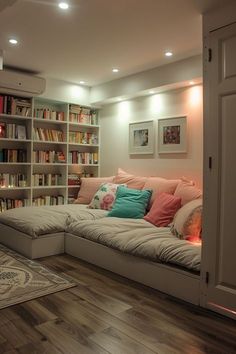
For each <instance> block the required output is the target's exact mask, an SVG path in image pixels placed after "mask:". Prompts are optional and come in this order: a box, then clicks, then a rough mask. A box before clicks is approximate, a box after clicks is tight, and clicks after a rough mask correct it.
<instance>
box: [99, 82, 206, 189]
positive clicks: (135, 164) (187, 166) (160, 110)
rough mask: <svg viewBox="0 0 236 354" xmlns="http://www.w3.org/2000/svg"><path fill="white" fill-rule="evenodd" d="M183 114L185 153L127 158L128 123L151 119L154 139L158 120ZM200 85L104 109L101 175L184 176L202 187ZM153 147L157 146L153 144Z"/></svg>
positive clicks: (102, 118)
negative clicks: (123, 172)
mask: <svg viewBox="0 0 236 354" xmlns="http://www.w3.org/2000/svg"><path fill="white" fill-rule="evenodd" d="M178 115H187V122H188V137H187V138H188V152H187V154H174V155H173V154H171V155H169V154H167V155H165V156H159V155H158V153H157V147H155V154H154V155H153V156H151V157H150V155H148V156H145V155H143V156H142V157H141V158H140V155H139V156H138V157H135V156H133V155H132V156H130V155H129V152H128V143H129V139H128V135H129V122H134V121H144V120H150V119H153V120H154V121H155V123H156V124H155V128H156V129H155V137H156V136H157V120H158V118H164V117H173V116H178ZM202 123H203V113H202V86H201V85H199V86H192V87H188V88H184V89H179V90H176V91H169V92H165V93H161V94H157V95H152V96H148V97H139V98H136V99H133V100H129V101H123V102H119V103H115V104H110V105H107V106H104V107H103V108H102V110H101V111H100V124H101V176H110V175H114V174H115V173H116V172H117V168H118V167H121V168H123V169H124V170H127V171H128V172H130V173H133V174H136V175H143V176H151V175H152V176H163V177H167V178H176V177H181V176H186V177H188V178H189V179H192V180H195V181H196V183H197V185H198V186H200V187H201V186H202V168H203V167H202V164H203V162H202V156H203V130H202V125H203V124H202ZM156 146H157V144H156Z"/></svg>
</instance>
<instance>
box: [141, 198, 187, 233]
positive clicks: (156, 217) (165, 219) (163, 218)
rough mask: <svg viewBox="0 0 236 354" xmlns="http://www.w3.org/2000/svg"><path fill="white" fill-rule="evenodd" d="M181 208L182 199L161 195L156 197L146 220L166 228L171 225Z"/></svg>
mask: <svg viewBox="0 0 236 354" xmlns="http://www.w3.org/2000/svg"><path fill="white" fill-rule="evenodd" d="M180 207H181V198H179V197H175V196H174V195H172V194H168V193H161V194H158V195H157V196H156V198H155V200H154V202H153V205H152V207H151V210H150V211H149V213H148V214H147V215H145V216H144V219H145V220H146V221H148V222H150V223H151V224H153V225H155V226H159V227H165V226H168V225H169V224H170V223H171V221H172V220H173V218H174V216H175V214H176V212H177V211H178V210H179V208H180Z"/></svg>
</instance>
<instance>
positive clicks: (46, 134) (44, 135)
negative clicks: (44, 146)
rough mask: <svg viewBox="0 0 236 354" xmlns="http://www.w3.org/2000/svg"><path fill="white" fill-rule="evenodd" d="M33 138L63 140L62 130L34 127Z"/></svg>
mask: <svg viewBox="0 0 236 354" xmlns="http://www.w3.org/2000/svg"><path fill="white" fill-rule="evenodd" d="M33 138H34V140H40V141H55V142H63V141H64V139H63V132H62V131H61V130H55V129H45V128H34V136H33Z"/></svg>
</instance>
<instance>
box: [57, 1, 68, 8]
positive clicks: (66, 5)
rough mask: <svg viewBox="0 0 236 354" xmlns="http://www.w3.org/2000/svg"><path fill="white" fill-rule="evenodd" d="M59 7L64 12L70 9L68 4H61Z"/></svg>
mask: <svg viewBox="0 0 236 354" xmlns="http://www.w3.org/2000/svg"><path fill="white" fill-rule="evenodd" d="M58 6H59V7H60V9H62V10H67V9H68V8H69V5H68V4H67V2H60V3H59V4H58Z"/></svg>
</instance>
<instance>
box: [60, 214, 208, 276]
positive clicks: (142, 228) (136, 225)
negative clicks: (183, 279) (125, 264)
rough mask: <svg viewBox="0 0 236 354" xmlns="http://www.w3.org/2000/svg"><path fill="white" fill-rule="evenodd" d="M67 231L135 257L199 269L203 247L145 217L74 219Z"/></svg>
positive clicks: (197, 270) (193, 269)
mask: <svg viewBox="0 0 236 354" xmlns="http://www.w3.org/2000/svg"><path fill="white" fill-rule="evenodd" d="M66 232H67V233H70V234H73V235H76V236H79V237H83V238H86V239H88V240H91V241H94V242H98V243H101V244H103V245H105V246H108V247H112V248H114V249H117V250H119V251H121V252H125V253H129V254H132V255H134V256H139V257H143V258H148V259H150V260H152V261H156V262H164V263H171V264H175V265H178V266H182V267H184V268H187V269H189V270H192V271H196V272H199V271H200V262H201V246H199V245H193V244H191V243H189V242H188V241H185V240H179V239H178V238H176V237H175V236H173V235H172V233H171V231H170V228H167V227H163V228H161V227H155V226H153V225H152V224H150V223H148V222H147V221H145V220H143V219H121V218H113V217H109V218H107V217H104V218H100V219H96V220H91V222H90V223H88V222H86V221H83V220H74V221H72V222H70V223H69V224H68V226H67V229H66Z"/></svg>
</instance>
